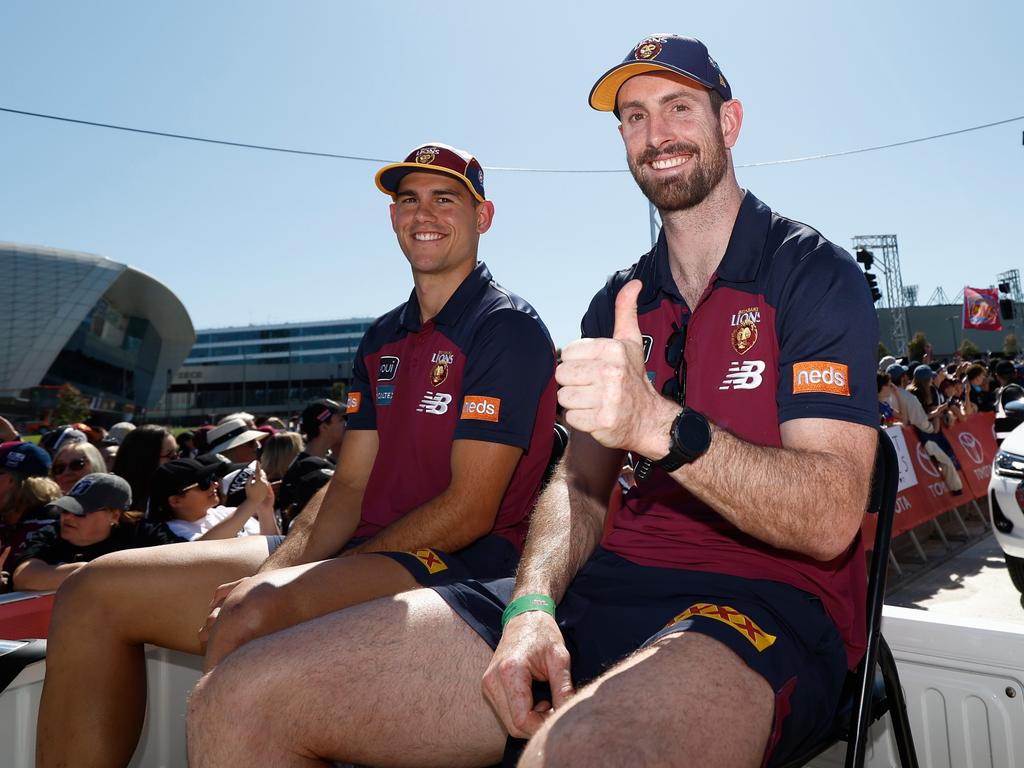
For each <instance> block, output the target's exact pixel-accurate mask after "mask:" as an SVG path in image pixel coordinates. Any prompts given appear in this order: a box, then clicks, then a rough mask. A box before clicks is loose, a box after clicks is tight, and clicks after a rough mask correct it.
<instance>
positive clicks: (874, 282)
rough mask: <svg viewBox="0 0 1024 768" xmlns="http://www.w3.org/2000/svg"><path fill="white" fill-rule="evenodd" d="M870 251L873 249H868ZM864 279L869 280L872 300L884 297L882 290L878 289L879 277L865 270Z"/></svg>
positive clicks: (875, 300)
mask: <svg viewBox="0 0 1024 768" xmlns="http://www.w3.org/2000/svg"><path fill="white" fill-rule="evenodd" d="M868 253H871V251H868ZM864 279H865V280H867V281H868V288H870V289H871V300H872V301H874V302H877V301H878V300H879V299H880V298H882V292H881V291H880V290H878V278H877V277H876V276H875V275H873V274H871V273H870V272H865V273H864Z"/></svg>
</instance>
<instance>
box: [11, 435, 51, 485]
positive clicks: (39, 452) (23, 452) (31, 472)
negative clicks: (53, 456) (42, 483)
mask: <svg viewBox="0 0 1024 768" xmlns="http://www.w3.org/2000/svg"><path fill="white" fill-rule="evenodd" d="M50 463H51V460H50V454H48V453H47V452H46V451H44V450H43V449H42V448H40V447H39V446H38V445H34V444H33V443H23V442H13V441H12V442H9V443H4V444H3V445H0V471H3V472H11V473H13V474H15V475H20V476H21V477H46V475H48V474H50Z"/></svg>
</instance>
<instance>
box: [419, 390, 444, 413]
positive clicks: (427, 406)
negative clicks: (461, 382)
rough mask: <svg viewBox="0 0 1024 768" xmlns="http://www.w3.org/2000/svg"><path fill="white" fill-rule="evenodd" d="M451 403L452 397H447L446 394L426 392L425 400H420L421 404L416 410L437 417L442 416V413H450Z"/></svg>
mask: <svg viewBox="0 0 1024 768" xmlns="http://www.w3.org/2000/svg"><path fill="white" fill-rule="evenodd" d="M451 401H452V396H451V395H446V394H445V393H444V392H436V393H435V392H426V393H425V394H424V395H423V399H422V400H420V404H419V405H418V406H416V410H417V411H419V412H420V413H432V414H434V415H435V416H440V415H441V414H442V413H448V404H449V403H450V402H451Z"/></svg>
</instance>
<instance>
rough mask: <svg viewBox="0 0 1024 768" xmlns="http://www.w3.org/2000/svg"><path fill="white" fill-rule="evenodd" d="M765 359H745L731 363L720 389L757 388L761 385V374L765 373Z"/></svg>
mask: <svg viewBox="0 0 1024 768" xmlns="http://www.w3.org/2000/svg"><path fill="white" fill-rule="evenodd" d="M764 368H765V366H764V361H763V360H744V361H743V362H735V363H730V365H729V371H728V373H726V374H725V379H724V380H723V381H722V386H720V387H719V389H757V388H758V387H760V386H761V381H762V379H761V374H762V373H764Z"/></svg>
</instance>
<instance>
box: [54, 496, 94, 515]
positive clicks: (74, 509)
mask: <svg viewBox="0 0 1024 768" xmlns="http://www.w3.org/2000/svg"><path fill="white" fill-rule="evenodd" d="M46 508H47V509H50V508H56V509H59V510H61V511H62V512H70V513H71V514H72V515H74V516H75V517H85V516H86V514H88V512H87V510H86V509H85V507H83V506H82V504H81V503H80V502H79V501H78V500H77V499H75V498H74V497H72V496H61V497H60V498H59V499H55V500H53V501H51V502H50V503H49V504H47V505H46Z"/></svg>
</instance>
